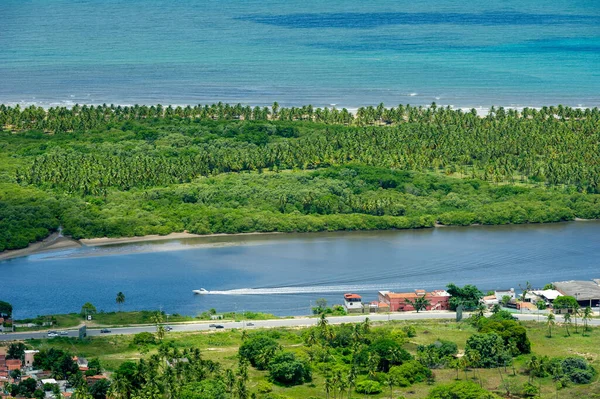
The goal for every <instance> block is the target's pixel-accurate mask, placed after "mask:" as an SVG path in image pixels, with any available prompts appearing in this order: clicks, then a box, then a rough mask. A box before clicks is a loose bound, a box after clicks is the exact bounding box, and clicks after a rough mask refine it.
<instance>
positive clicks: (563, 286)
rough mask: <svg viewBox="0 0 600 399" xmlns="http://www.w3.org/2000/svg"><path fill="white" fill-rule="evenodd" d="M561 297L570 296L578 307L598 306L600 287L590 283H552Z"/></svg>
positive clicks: (594, 282) (599, 302) (573, 281)
mask: <svg viewBox="0 0 600 399" xmlns="http://www.w3.org/2000/svg"><path fill="white" fill-rule="evenodd" d="M552 284H553V285H554V288H556V290H557V291H558V292H560V293H561V294H562V295H567V296H572V297H573V298H575V299H576V300H577V302H578V303H579V305H580V306H582V307H585V306H590V307H595V306H600V285H599V284H597V283H596V280H591V281H576V280H571V281H559V282H557V283H552Z"/></svg>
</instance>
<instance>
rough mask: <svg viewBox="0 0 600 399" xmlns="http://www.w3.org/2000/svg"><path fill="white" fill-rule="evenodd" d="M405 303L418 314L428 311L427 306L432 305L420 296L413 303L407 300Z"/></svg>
mask: <svg viewBox="0 0 600 399" xmlns="http://www.w3.org/2000/svg"><path fill="white" fill-rule="evenodd" d="M404 303H406V304H407V305H410V306H412V307H413V308H414V309H415V310H416V311H417V313H419V312H420V311H421V310H423V309H427V306H429V305H431V302H430V301H429V300H428V299H427V298H425V297H424V296H418V297H416V298H415V299H414V300H413V301H411V300H410V299H408V298H406V299H405V300H404Z"/></svg>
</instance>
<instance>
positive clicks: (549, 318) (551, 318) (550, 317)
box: [546, 312, 556, 338]
mask: <svg viewBox="0 0 600 399" xmlns="http://www.w3.org/2000/svg"><path fill="white" fill-rule="evenodd" d="M555 320H556V317H554V313H552V312H550V313H548V316H547V318H546V325H547V326H548V338H552V326H554V324H555Z"/></svg>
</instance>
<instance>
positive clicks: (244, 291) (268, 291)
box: [206, 285, 393, 295]
mask: <svg viewBox="0 0 600 399" xmlns="http://www.w3.org/2000/svg"><path fill="white" fill-rule="evenodd" d="M390 288H393V287H391V286H380V285H330V286H309V287H273V288H238V289H233V290H225V291H208V292H207V293H206V295H285V294H313V293H336V292H357V291H382V290H389V289H390Z"/></svg>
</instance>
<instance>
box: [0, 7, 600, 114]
mask: <svg viewBox="0 0 600 399" xmlns="http://www.w3.org/2000/svg"><path fill="white" fill-rule="evenodd" d="M0 16H1V18H2V24H1V25H0V102H4V103H7V102H9V103H15V102H23V103H36V104H40V105H53V104H54V105H56V104H64V105H69V104H73V103H105V102H106V103H119V104H133V103H147V104H150V103H163V104H165V103H170V104H190V103H191V104H197V103H208V102H217V101H223V102H230V103H236V102H242V103H246V104H258V105H261V104H271V103H272V102H273V101H275V100H276V101H279V102H280V103H281V104H282V105H290V104H293V105H298V104H308V103H312V104H314V105H318V106H324V105H329V104H338V107H340V106H346V107H354V106H360V105H367V104H377V103H379V102H381V101H383V102H385V103H387V104H389V105H397V104H399V103H402V104H406V103H411V104H417V105H418V104H430V103H431V102H432V101H436V102H437V103H438V104H444V105H455V106H461V107H462V106H489V105H492V104H495V105H504V106H508V105H515V106H518V105H528V106H535V105H552V104H559V103H562V104H564V105H571V106H577V105H584V106H590V107H592V106H598V105H600V95H599V94H598V93H600V72H599V71H600V7H598V2H597V0H580V1H577V2H574V1H571V0H531V1H527V2H523V1H516V0H506V1H502V2H490V1H486V0H485V1H484V0H475V1H470V2H457V1H453V0H439V1H436V2H433V3H432V2H431V1H425V0H414V1H411V2H400V1H396V0H384V1H377V2H365V1H358V0H347V1H344V2H324V1H320V0H318V1H317V0H302V1H299V0H289V1H285V2H283V1H274V0H260V1H258V0H231V1H218V0H209V1H202V2H199V1H193V0H182V1H167V0H106V1H84V0H76V1H74V0H29V1H22V0H2V1H1V2H0Z"/></svg>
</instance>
